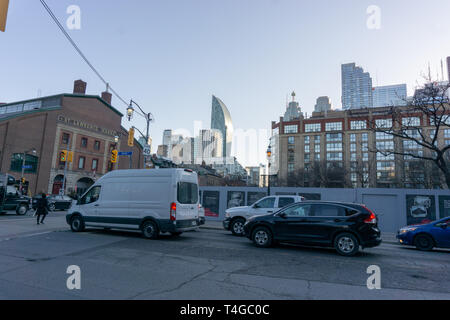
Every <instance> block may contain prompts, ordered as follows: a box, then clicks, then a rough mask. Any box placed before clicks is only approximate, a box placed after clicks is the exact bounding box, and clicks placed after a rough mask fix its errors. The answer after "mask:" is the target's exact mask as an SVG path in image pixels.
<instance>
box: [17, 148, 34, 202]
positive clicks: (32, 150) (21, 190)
mask: <svg viewBox="0 0 450 320" xmlns="http://www.w3.org/2000/svg"><path fill="white" fill-rule="evenodd" d="M28 152H31V153H32V154H34V155H35V154H36V149H35V148H33V149H31V150H28V151H24V152H23V155H22V156H23V158H22V176H21V177H20V192H21V193H22V194H23V178H24V175H25V163H26V162H25V160H26V157H27V154H28Z"/></svg>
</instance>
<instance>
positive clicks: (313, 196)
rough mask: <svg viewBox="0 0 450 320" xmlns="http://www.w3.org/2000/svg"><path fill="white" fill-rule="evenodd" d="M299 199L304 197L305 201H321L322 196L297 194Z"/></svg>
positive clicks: (318, 194)
mask: <svg viewBox="0 0 450 320" xmlns="http://www.w3.org/2000/svg"><path fill="white" fill-rule="evenodd" d="M298 195H299V196H300V197H304V198H305V199H306V200H321V199H322V195H321V194H320V193H299V194H298Z"/></svg>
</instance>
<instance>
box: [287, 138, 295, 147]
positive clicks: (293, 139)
mask: <svg viewBox="0 0 450 320" xmlns="http://www.w3.org/2000/svg"><path fill="white" fill-rule="evenodd" d="M288 144H291V145H292V144H295V137H289V138H288Z"/></svg>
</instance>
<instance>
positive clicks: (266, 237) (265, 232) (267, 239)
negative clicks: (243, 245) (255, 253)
mask: <svg viewBox="0 0 450 320" xmlns="http://www.w3.org/2000/svg"><path fill="white" fill-rule="evenodd" d="M272 239H273V237H272V233H271V232H270V230H269V229H267V228H266V227H256V229H255V230H254V231H253V234H252V240H253V243H254V244H255V246H257V247H260V248H268V247H270V246H271V245H272Z"/></svg>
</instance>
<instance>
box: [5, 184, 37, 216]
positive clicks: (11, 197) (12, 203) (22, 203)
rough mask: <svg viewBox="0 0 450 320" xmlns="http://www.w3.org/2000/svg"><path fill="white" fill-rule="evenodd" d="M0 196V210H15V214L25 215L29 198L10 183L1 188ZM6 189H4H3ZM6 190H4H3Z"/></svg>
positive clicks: (28, 205) (29, 201) (28, 207)
mask: <svg viewBox="0 0 450 320" xmlns="http://www.w3.org/2000/svg"><path fill="white" fill-rule="evenodd" d="M2 189H3V190H2V192H1V193H0V196H1V198H2V199H0V212H1V211H13V210H14V211H15V212H16V214H17V215H19V216H23V215H26V214H27V212H28V210H29V209H30V203H31V198H30V197H27V196H23V195H21V194H20V193H19V191H18V190H17V189H16V188H15V187H14V186H11V185H8V186H6V188H4V187H3V188H2ZM5 189H6V190H5ZM5 191H6V192H5Z"/></svg>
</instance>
